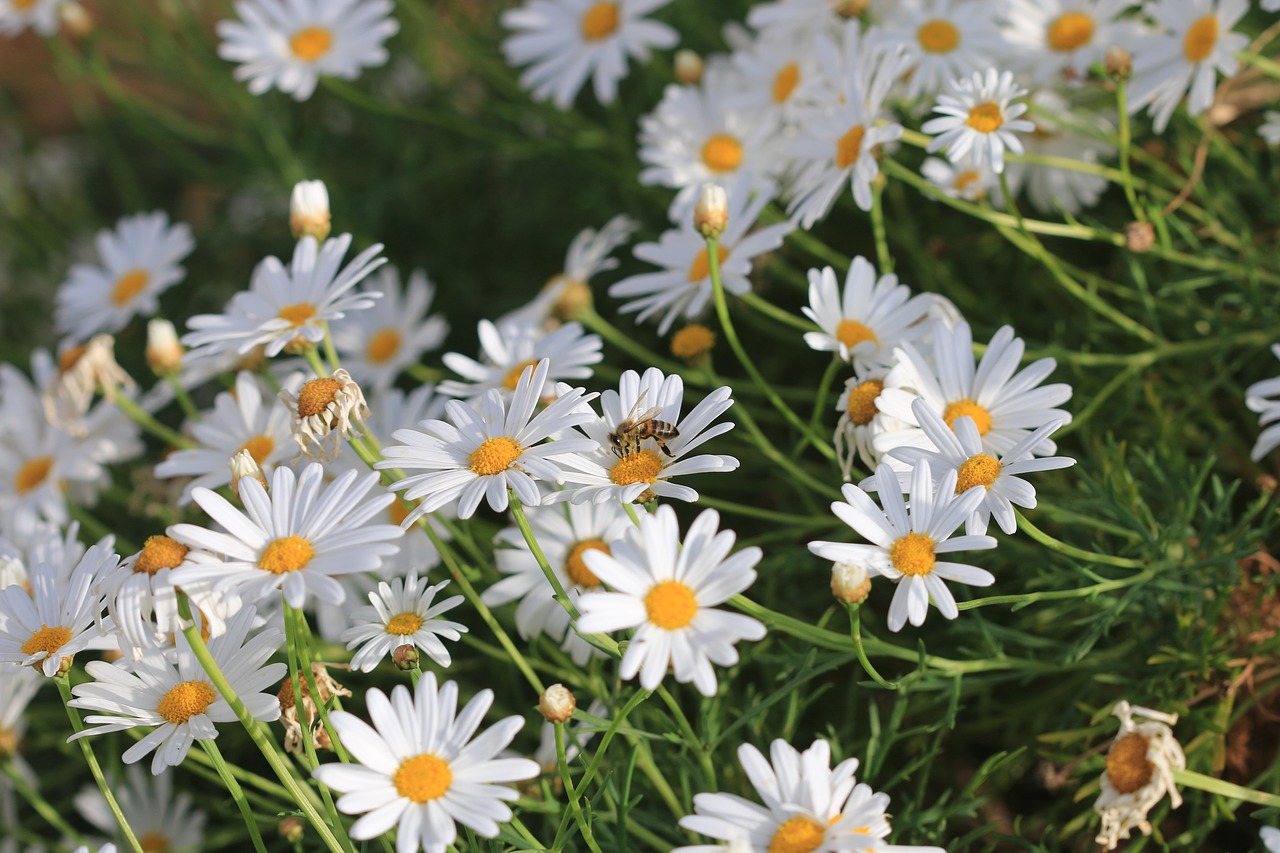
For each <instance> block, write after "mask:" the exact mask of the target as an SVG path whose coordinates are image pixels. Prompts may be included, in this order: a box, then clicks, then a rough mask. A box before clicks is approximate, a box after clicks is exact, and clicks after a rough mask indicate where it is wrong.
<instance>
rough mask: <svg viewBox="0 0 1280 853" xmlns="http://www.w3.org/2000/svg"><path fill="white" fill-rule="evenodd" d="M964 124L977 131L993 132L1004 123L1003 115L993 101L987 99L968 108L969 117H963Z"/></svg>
mask: <svg viewBox="0 0 1280 853" xmlns="http://www.w3.org/2000/svg"><path fill="white" fill-rule="evenodd" d="M965 124H967V125H969V127H972V128H973V129H974V130H976V131H978V133H995V132H996V131H997V130H999V129H1000V125H1002V124H1004V116H1003V115H1001V113H1000V107H999V106H997V105H996V104H995V102H994V101H987V102H986V103H985V104H978V105H977V106H976V107H974V108H973V109H971V110H969V118H967V119H965Z"/></svg>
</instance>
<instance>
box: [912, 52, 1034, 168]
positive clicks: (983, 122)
mask: <svg viewBox="0 0 1280 853" xmlns="http://www.w3.org/2000/svg"><path fill="white" fill-rule="evenodd" d="M1025 94H1027V90H1026V89H1022V88H1020V87H1018V86H1017V85H1016V84H1015V83H1014V82H1013V72H1011V71H1005V72H1003V73H1001V72H998V71H996V69H994V68H988V69H987V71H986V73H985V74H983V73H982V72H980V71H975V72H974V73H973V76H971V77H961V78H960V79H958V80H952V81H950V82H949V83H948V84H947V88H946V91H945V92H944V93H943V94H941V95H939V96H938V102H937V104H935V105H934V108H933V110H934V112H936V113H940V116H939V117H938V118H933V119H929V121H927V122H925V123H924V124H923V125H922V126H921V128H920V129H921V130H922V131H924V132H925V133H928V134H934V138H933V140H932V141H930V142H929V147H928V150H929V151H930V152H933V151H942V150H945V151H946V153H947V159H948V160H950V161H951V162H952V163H966V162H967V163H972V164H975V165H979V164H986V165H989V166H990V167H991V171H993V172H995V173H996V174H999V173H1000V172H1003V171H1004V152H1005V151H1006V149H1007V150H1009V151H1012V152H1013V153H1015V154H1021V153H1022V140H1021V139H1019V138H1018V136H1017V134H1018V133H1030V132H1031V131H1033V130H1035V125H1034V124H1032V123H1031V122H1029V121H1027V120H1025V119H1020V118H1018V116H1020V115H1022V114H1023V113H1025V112H1026V111H1027V105H1026V104H1024V103H1014V101H1015V100H1016V99H1017V98H1021V97H1022V96H1023V95H1025Z"/></svg>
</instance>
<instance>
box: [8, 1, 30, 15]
mask: <svg viewBox="0 0 1280 853" xmlns="http://www.w3.org/2000/svg"><path fill="white" fill-rule="evenodd" d="M10 2H12V3H13V5H14V8H16V9H17V10H18V11H19V12H21V11H23V10H25V9H30V8H31V7H32V6H34V5H36V2H37V0H10Z"/></svg>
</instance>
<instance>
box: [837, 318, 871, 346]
mask: <svg viewBox="0 0 1280 853" xmlns="http://www.w3.org/2000/svg"><path fill="white" fill-rule="evenodd" d="M836 340H838V341H839V342H840V343H842V344H844V345H845V346H846V347H847V348H849V349H853V348H854V347H856V346H857V345H858V344H860V343H863V342H864V341H871V342H872V343H873V344H875V345H876V346H877V347H878V346H879V345H880V338H879V337H877V336H876V333H875V332H873V331H872V330H871V329H870V328H868V327H867V326H864V325H863V324H862V323H859V322H858V321H857V320H841V321H840V325H838V326H836Z"/></svg>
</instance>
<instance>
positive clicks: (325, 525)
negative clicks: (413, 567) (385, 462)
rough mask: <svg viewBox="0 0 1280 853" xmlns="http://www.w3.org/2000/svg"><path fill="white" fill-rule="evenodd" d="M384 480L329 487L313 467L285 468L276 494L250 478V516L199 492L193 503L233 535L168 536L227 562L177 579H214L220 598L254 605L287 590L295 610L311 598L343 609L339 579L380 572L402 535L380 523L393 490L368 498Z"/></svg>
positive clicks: (180, 532) (187, 570)
mask: <svg viewBox="0 0 1280 853" xmlns="http://www.w3.org/2000/svg"><path fill="white" fill-rule="evenodd" d="M377 483H378V475H377V474H374V473H369V474H366V475H365V476H364V477H361V478H359V479H357V475H356V472H354V471H347V472H346V473H344V474H342V475H341V476H339V477H337V478H336V479H335V480H334V481H333V482H332V483H329V484H327V485H326V484H325V483H324V468H323V466H321V465H320V464H318V463H314V462H313V463H310V464H308V465H307V466H306V467H305V468H304V469H303V470H302V474H301V475H300V476H295V475H294V473H293V471H291V470H289V469H288V468H285V467H279V468H276V470H275V471H274V472H273V474H272V477H271V491H270V493H268V492H267V490H266V489H264V488H263V487H262V485H261V484H260V483H258V482H257V481H256V480H253V479H250V478H249V477H245V478H244V479H243V480H241V481H240V500H241V501H243V502H244V507H245V511H244V512H241V511H240V510H238V509H236V508H235V507H234V506H232V505H231V503H230V502H228V501H227V499H226V498H224V497H222V496H221V495H219V494H217V493H216V492H212V491H210V490H208V489H204V488H198V489H195V490H193V491H192V494H191V497H192V500H194V501H195V503H196V504H197V505H198V506H199V507H200V508H201V509H203V510H204V511H205V512H206V513H208V515H209V517H210V518H211V519H213V521H215V522H216V523H217V524H219V525H221V527H222V528H223V529H224V530H226V532H225V533H221V532H218V531H215V530H210V529H207V528H204V527H199V526H197V525H194V524H175V525H173V526H171V527H170V528H169V529H168V531H167V533H168V535H169V536H170V538H172V539H175V540H177V541H178V542H180V543H182V544H183V545H187V546H188V547H191V548H202V549H204V550H206V551H209V552H211V553H213V554H219V555H221V556H222V559H220V560H216V561H215V560H209V561H204V562H201V563H200V564H195V565H191V564H189V565H186V566H183V567H181V568H179V569H177V570H175V571H174V573H173V582H174V583H175V584H177V585H178V586H183V585H185V584H186V583H189V582H190V583H201V582H209V583H212V584H213V591H214V593H215V594H226V593H234V594H236V595H238V596H239V597H240V598H241V599H242V600H243V601H245V602H249V603H253V602H257V601H259V600H261V599H263V598H266V597H267V596H268V595H270V594H271V593H272V592H273V591H274V590H277V589H281V590H283V593H284V600H285V602H286V603H287V604H288V605H289V606H290V607H301V606H302V605H303V603H304V602H305V600H306V599H307V597H308V595H314V596H315V597H316V598H318V599H320V600H321V601H327V602H329V603H331V604H339V603H341V602H342V601H343V600H344V599H345V593H344V591H343V588H342V586H341V584H339V583H338V581H337V580H335V579H334V577H333V576H335V575H344V574H350V573H353V572H369V571H373V570H375V569H377V568H378V566H379V565H380V564H381V563H382V558H383V557H384V556H388V555H391V554H394V553H395V552H396V548H397V546H396V544H395V540H397V539H399V538H400V536H401V535H402V534H403V531H402V530H401V529H400V528H399V527H397V526H396V525H394V524H377V523H373V519H374V518H376V517H378V516H380V515H381V514H382V513H383V512H384V511H385V510H386V508H387V506H388V505H389V504H390V503H391V502H392V501H393V500H394V498H393V496H392V495H390V494H389V493H387V492H380V493H378V494H375V495H374V496H373V497H371V498H368V499H365V496H366V495H367V494H369V492H370V490H372V489H373V488H374V487H375V486H376V485H377Z"/></svg>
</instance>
